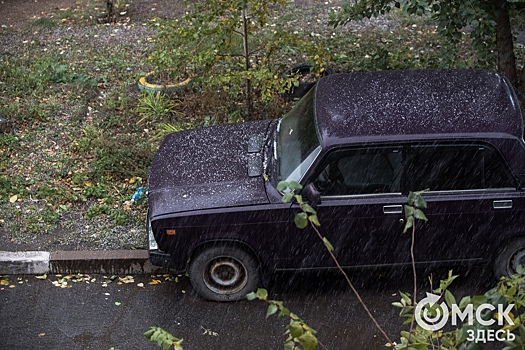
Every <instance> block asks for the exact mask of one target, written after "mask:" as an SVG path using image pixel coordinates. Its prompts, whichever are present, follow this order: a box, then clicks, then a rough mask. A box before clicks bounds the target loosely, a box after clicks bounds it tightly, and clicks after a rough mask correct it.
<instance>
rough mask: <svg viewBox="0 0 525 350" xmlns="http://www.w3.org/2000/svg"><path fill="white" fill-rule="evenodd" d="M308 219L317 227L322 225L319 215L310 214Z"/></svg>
mask: <svg viewBox="0 0 525 350" xmlns="http://www.w3.org/2000/svg"><path fill="white" fill-rule="evenodd" d="M308 220H310V222H311V223H312V224H314V225H315V226H317V227H319V226H321V223H320V222H319V218H318V217H317V215H310V216H309V217H308Z"/></svg>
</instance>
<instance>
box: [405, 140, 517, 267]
mask: <svg viewBox="0 0 525 350" xmlns="http://www.w3.org/2000/svg"><path fill="white" fill-rule="evenodd" d="M406 154H407V158H406V169H407V171H406V174H407V177H406V186H407V189H408V190H412V191H415V190H422V189H425V188H428V189H429V191H428V192H426V193H425V194H424V198H425V199H426V201H427V203H428V208H427V209H425V214H426V216H427V218H428V222H427V223H424V224H422V223H419V226H418V228H417V234H416V242H415V251H416V260H417V261H418V262H419V263H435V262H467V261H470V262H477V261H481V260H483V259H486V258H490V257H492V256H493V254H494V250H495V249H496V248H497V247H498V245H499V244H500V242H501V240H502V239H503V238H504V237H503V236H504V235H505V234H507V233H506V232H505V231H509V230H510V232H512V231H513V230H514V229H516V227H515V226H516V225H519V223H520V221H521V219H520V216H522V215H523V211H522V209H521V208H523V207H524V204H525V203H524V202H523V201H524V199H523V194H522V191H520V190H518V189H517V182H516V180H515V179H513V176H512V174H511V173H510V171H509V170H508V166H507V164H506V163H505V162H504V160H503V159H502V157H501V156H500V155H499V153H498V152H497V151H496V150H495V149H494V148H492V147H491V146H489V145H487V144H483V143H479V142H478V143H457V142H454V143H440V144H419V145H413V146H410V147H408V149H407V153H406ZM513 227H514V228H513ZM516 231H517V230H516ZM510 232H509V233H508V234H510Z"/></svg>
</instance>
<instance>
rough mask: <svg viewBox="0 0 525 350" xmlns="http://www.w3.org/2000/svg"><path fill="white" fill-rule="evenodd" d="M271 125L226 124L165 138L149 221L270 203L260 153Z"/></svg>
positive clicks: (155, 164)
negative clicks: (186, 212) (211, 210)
mask: <svg viewBox="0 0 525 350" xmlns="http://www.w3.org/2000/svg"><path fill="white" fill-rule="evenodd" d="M270 123H271V121H258V122H250V123H240V124H225V125H218V126H212V127H207V128H201V129H193V130H186V131H181V132H177V133H173V134H170V135H168V136H166V138H165V139H164V141H163V142H162V144H161V146H160V148H159V150H158V152H157V153H156V154H155V156H154V157H153V161H152V164H151V169H150V176H149V182H148V205H149V211H150V217H151V218H154V217H156V216H159V215H166V214H172V213H177V212H184V211H192V210H200V209H211V208H221V207H232V206H242V205H252V204H261V203H268V197H267V196H266V191H265V188H264V180H263V178H262V176H261V174H262V165H263V164H262V163H263V162H262V159H263V157H262V154H261V152H262V148H263V142H264V140H265V137H266V133H267V130H268V126H269V125H270Z"/></svg>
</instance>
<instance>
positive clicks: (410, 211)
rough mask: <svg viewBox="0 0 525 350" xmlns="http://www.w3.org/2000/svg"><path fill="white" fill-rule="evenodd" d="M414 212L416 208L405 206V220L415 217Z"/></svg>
mask: <svg viewBox="0 0 525 350" xmlns="http://www.w3.org/2000/svg"><path fill="white" fill-rule="evenodd" d="M414 211H415V209H414V207H412V206H410V205H406V204H405V218H407V219H408V218H409V217H411V216H414Z"/></svg>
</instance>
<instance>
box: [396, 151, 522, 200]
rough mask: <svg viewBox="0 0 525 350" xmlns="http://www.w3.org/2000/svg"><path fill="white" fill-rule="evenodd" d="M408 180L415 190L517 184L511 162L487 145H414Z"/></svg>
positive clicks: (505, 186)
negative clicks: (512, 172) (510, 169)
mask: <svg viewBox="0 0 525 350" xmlns="http://www.w3.org/2000/svg"><path fill="white" fill-rule="evenodd" d="M406 164H407V168H406V179H407V185H408V189H409V190H411V191H417V190H422V189H425V188H429V189H430V190H431V191H450V190H478V189H491V188H511V187H515V185H514V181H513V179H512V177H511V176H510V174H509V171H508V168H507V165H506V164H505V162H504V161H503V159H501V157H500V156H499V154H498V153H497V152H496V151H494V150H493V149H491V148H489V147H486V146H483V145H462V146H457V145H428V146H412V147H410V148H409V150H408V152H407V162H406Z"/></svg>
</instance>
